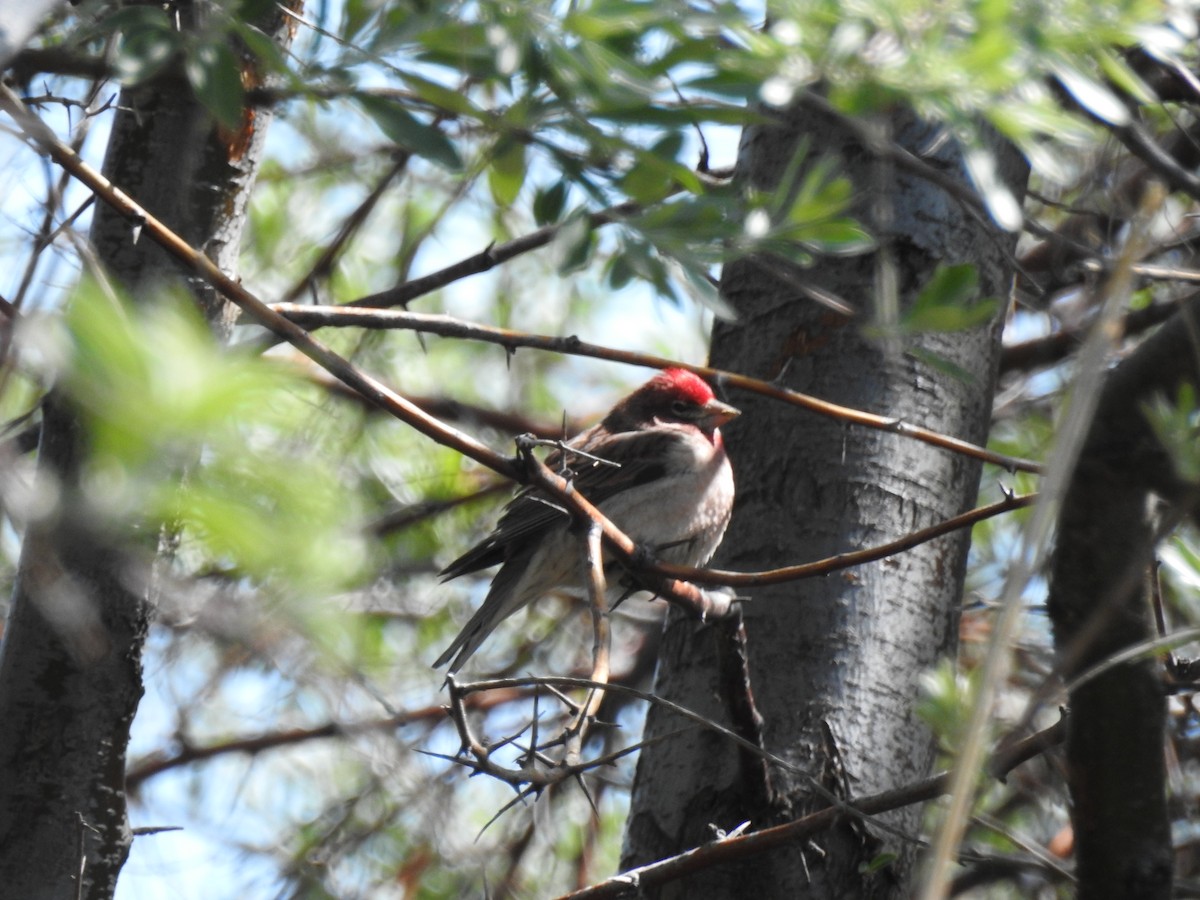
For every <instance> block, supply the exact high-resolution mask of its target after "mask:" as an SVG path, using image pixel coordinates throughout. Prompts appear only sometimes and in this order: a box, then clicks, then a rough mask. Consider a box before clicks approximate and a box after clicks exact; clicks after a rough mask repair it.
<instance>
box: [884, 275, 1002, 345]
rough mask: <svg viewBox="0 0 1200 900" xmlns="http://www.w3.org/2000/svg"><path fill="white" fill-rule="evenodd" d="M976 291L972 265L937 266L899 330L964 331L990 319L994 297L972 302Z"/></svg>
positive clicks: (994, 311) (975, 276)
mask: <svg viewBox="0 0 1200 900" xmlns="http://www.w3.org/2000/svg"><path fill="white" fill-rule="evenodd" d="M978 290H979V275H978V273H977V272H976V270H975V267H974V266H973V265H970V264H968V263H964V264H962V265H957V266H938V268H937V271H936V272H934V273H933V277H932V278H931V279H929V283H928V284H927V285H925V287H924V288H923V289H922V290H921V293H920V294H918V295H917V298H916V300H914V301H913V304H912V306H911V307H909V309H908V310H907V311H906V312H905V313H904V315H903V316H902V317H901V320H900V328H901V330H902V331H905V332H909V333H915V332H922V331H963V330H965V329H968V328H974V327H976V326H978V325H982V324H983V323H985V322H988V321H990V320H991V318H992V317H993V316H994V315H995V314H996V310H997V308H998V306H999V303H998V302H997V301H996V299H995V298H988V299H986V300H979V301H977V302H971V301H972V299H973V298H974V297H975V295H976V293H977V292H978Z"/></svg>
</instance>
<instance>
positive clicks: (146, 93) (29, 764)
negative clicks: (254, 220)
mask: <svg viewBox="0 0 1200 900" xmlns="http://www.w3.org/2000/svg"><path fill="white" fill-rule="evenodd" d="M185 13H186V10H185ZM119 107H120V110H121V111H120V112H118V113H117V115H116V118H115V121H114V123H113V128H112V134H111V137H110V141H109V145H108V152H107V156H106V159H105V164H104V170H105V174H106V175H107V177H108V178H109V179H110V180H112V181H113V182H114V183H115V184H116V185H117V186H119V187H120V188H122V189H123V190H124V191H125V192H126V193H128V194H130V195H131V196H132V197H133V198H134V199H135V200H137V201H139V202H140V203H141V204H142V205H143V206H144V207H145V208H146V209H147V210H149V211H150V212H151V213H153V214H154V215H155V216H157V217H158V218H160V219H162V220H163V221H164V222H165V223H166V224H167V225H168V227H170V228H172V229H174V230H176V231H177V232H178V233H180V234H182V235H183V236H184V237H185V238H187V239H188V240H189V241H190V242H192V243H193V244H194V245H196V246H199V247H201V248H204V249H205V250H206V251H207V252H208V254H209V255H210V256H211V257H212V258H213V260H214V261H215V262H216V263H217V264H218V265H219V266H221V267H222V268H223V269H225V270H226V271H234V270H235V269H236V262H237V250H238V242H239V238H240V234H241V228H242V224H243V222H244V219H245V216H244V209H245V203H246V201H247V193H248V189H249V186H250V183H251V181H252V179H253V176H254V172H255V170H256V168H257V162H258V160H259V158H260V156H261V148H262V141H263V138H264V135H265V129H266V124H267V121H268V119H269V115H268V111H266V110H259V111H257V115H256V116H255V117H254V119H253V121H251V122H248V123H247V126H248V127H247V129H246V130H245V131H244V133H243V135H242V136H243V137H244V138H245V140H244V142H243V143H241V144H235V143H231V142H230V140H229V137H230V136H229V135H224V136H223V135H222V134H220V133H219V132H218V130H217V129H216V128H215V127H214V123H213V121H212V119H211V117H210V116H209V114H208V113H207V112H206V111H205V110H204V109H203V107H201V106H200V104H199V103H198V102H197V101H196V99H195V98H194V97H193V96H192V94H191V92H190V90H189V89H188V88H187V86H186V84H185V83H184V82H183V81H182V80H179V79H172V78H170V77H166V78H163V79H161V80H159V81H157V82H155V83H153V84H148V85H145V86H141V87H137V88H131V89H126V90H124V91H122V93H121V96H120V101H119ZM90 238H91V242H92V244H93V246H94V248H95V250H96V253H97V256H98V258H99V259H100V261H101V263H102V264H103V265H104V266H105V267H106V268H107V269H108V270H109V272H110V274H111V275H112V276H113V277H114V279H115V280H116V281H117V282H119V283H120V284H121V285H122V286H123V287H124V288H125V289H126V290H127V291H128V292H129V294H130V295H131V296H132V297H133V298H134V300H135V302H138V303H155V302H161V301H162V299H163V293H162V292H163V290H164V288H165V287H167V286H169V285H176V286H178V285H179V284H180V283H181V282H182V272H181V270H180V269H179V268H178V267H177V266H176V265H175V264H174V263H172V262H171V261H170V260H169V258H168V257H167V255H166V254H165V253H164V252H163V251H162V250H161V249H160V248H158V247H157V246H155V245H154V244H153V243H152V242H151V241H150V240H149V239H148V238H146V237H145V236H144V235H143V236H141V239H140V240H137V241H136V242H135V241H134V228H133V225H132V224H131V223H129V222H127V221H125V220H123V219H121V218H120V217H119V216H118V215H116V214H115V213H113V212H112V211H111V210H110V209H108V208H107V207H104V206H100V207H98V208H97V210H96V212H95V216H94V220H93V224H92V228H91V233H90ZM191 288H192V290H193V293H194V294H195V296H196V298H197V302H198V303H199V304H200V305H201V307H202V308H203V310H204V312H205V315H206V316H207V318H208V319H209V321H210V322H211V323H212V324H213V326H214V329H215V330H216V331H217V332H218V333H223V332H226V331H227V329H228V323H229V322H230V321H231V318H230V316H229V315H228V313H227V309H228V308H227V305H226V304H225V303H224V302H223V301H221V300H220V299H219V298H218V297H216V296H215V295H214V294H213V293H212V292H211V291H210V290H208V289H207V288H205V287H203V286H200V285H194V284H193V285H191ZM38 452H39V460H38V464H39V473H38V478H39V479H40V481H41V482H42V483H43V484H54V485H57V486H58V489H59V491H60V498H59V502H58V505H57V508H56V509H55V511H54V513H53V514H52V515H50V516H49V517H47V518H46V519H44V520H41V521H37V522H31V523H29V525H28V528H27V533H26V535H25V541H24V544H23V546H22V553H21V559H20V563H19V570H18V581H17V585H16V588H15V591H14V596H13V603H12V607H11V611H10V614H9V618H8V621H7V623H6V625H5V631H4V642H3V645H2V646H0V722H3V723H4V726H3V728H0V885H3V890H2V893H3V894H4V895H5V896H11V897H21V898H23V900H40V898H47V900H49V898H55V900H61V898H64V897H75V896H77V895H78V896H83V897H88V898H106V897H111V896H112V893H113V891H114V889H115V887H116V881H117V876H118V873H119V871H120V868H121V866H122V865H123V863H124V861H125V858H126V857H127V855H128V852H129V847H130V844H131V842H132V834H131V830H130V826H129V822H128V817H127V812H126V797H125V782H124V774H125V773H124V770H125V750H126V744H127V743H128V739H129V726H130V723H131V721H132V720H133V716H134V713H135V711H136V709H137V704H138V701H139V699H140V697H141V694H142V681H141V678H142V670H141V652H142V645H143V641H144V638H145V635H146V630H147V627H148V623H149V619H150V616H151V612H152V608H153V597H152V593H153V591H152V588H151V587H150V586H149V585H150V584H151V579H149V578H148V577H147V576H146V573H147V571H148V568H149V565H148V560H149V559H150V558H151V556H152V551H153V549H154V548H153V547H148V546H146V545H145V538H142V539H141V543H142V547H141V550H140V552H139V550H138V549H137V544H138V542H139V539H138V537H137V536H136V535H134V534H111V533H105V531H104V530H102V529H100V528H97V527H94V525H93V523H92V522H91V521H89V515H88V506H87V502H86V498H85V497H84V494H83V492H82V490H81V489H80V487H79V484H78V478H79V474H80V464H81V462H82V461H83V460H84V459H85V458H86V453H87V436H86V434H84V433H83V430H82V428H81V426H80V423H79V419H78V417H77V415H76V413H75V411H74V410H73V409H72V408H71V405H70V401H69V399H68V398H65V397H62V396H57V395H55V396H52V397H51V398H50V399H49V400H48V401H47V402H46V404H45V406H44V414H43V420H42V434H41V442H40V445H39V451H38ZM150 840H153V838H150ZM81 870H82V871H83V888H82V890H80V891H79V893H78V894H77V890H78V886H77V882H78V875H79V873H80V871H81Z"/></svg>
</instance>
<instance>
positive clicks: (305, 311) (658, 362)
mask: <svg viewBox="0 0 1200 900" xmlns="http://www.w3.org/2000/svg"><path fill="white" fill-rule="evenodd" d="M272 309H274V310H275V311H276V312H278V313H280V314H281V315H283V316H285V317H287V318H288V319H289V320H291V321H292V322H294V323H296V324H297V325H301V326H303V327H304V328H320V327H325V326H335V325H340V326H349V327H356V328H403V329H405V330H408V331H415V332H418V333H421V334H436V335H440V336H442V337H454V338H462V339H466V340H475V341H485V342H487V343H492V344H499V345H500V346H502V347H505V348H506V349H508V350H513V349H516V348H518V347H529V348H534V349H539V350H550V351H552V352H555V353H565V354H570V355H572V356H587V357H591V358H593V359H606V360H611V361H613V362H621V363H627V364H629V365H636V366H646V367H647V368H655V369H663V368H667V367H670V366H673V367H675V368H680V369H687V370H688V371H691V372H695V373H696V374H697V375H699V376H701V377H702V378H708V379H711V380H714V381H716V382H718V383H720V384H722V385H725V386H726V387H733V388H738V389H740V390H744V391H750V392H751V393H755V394H761V395H762V396H765V397H771V398H772V399H774V400H779V401H781V402H783V403H788V404H791V405H792V406H798V407H800V408H801V409H806V410H808V411H809V412H814V413H817V414H819V415H824V416H829V417H831V418H835V419H840V420H842V421H845V422H850V423H852V424H855V425H862V426H865V427H867V428H875V429H877V430H880V431H887V432H890V433H892V434H899V435H902V436H904V437H908V438H912V439H913V440H917V441H921V442H923V443H926V444H930V445H932V446H935V447H941V448H942V449H944V450H950V451H952V452H955V453H960V454H962V455H964V456H970V457H973V458H975V459H981V460H983V461H984V462H989V463H993V464H995V465H997V466H1000V467H1002V468H1004V469H1006V470H1008V471H1012V472H1015V471H1021V472H1040V471H1041V465H1040V464H1039V463H1036V462H1034V461H1032V460H1028V459H1021V458H1019V457H1013V456H1006V455H1005V454H1003V453H996V452H994V451H992V450H988V449H987V448H986V447H979V446H977V445H975V444H972V443H970V442H968V441H963V440H959V439H958V438H955V437H951V436H949V435H944V434H939V433H938V432H936V431H931V430H930V429H928V428H922V427H921V426H919V425H910V424H908V423H907V422H904V421H901V420H900V419H897V418H895V417H892V416H880V415H876V414H875V413H869V412H865V411H863V410H859V409H852V408H850V407H848V406H839V405H838V404H836V403H830V402H828V401H826V400H821V399H819V398H817V397H812V396H809V395H808V394H802V393H800V392H799V391H792V390H788V389H787V388H783V387H779V386H778V385H776V384H773V383H771V382H769V381H763V380H761V379H758V378H751V377H750V376H748V375H741V374H738V373H737V372H729V371H726V370H724V369H713V368H709V367H708V366H694V365H689V364H687V363H681V362H678V361H676V360H672V359H666V358H665V357H661V356H652V355H650V354H646V353H635V352H633V351H630V350H617V349H615V348H612V347H605V346H602V345H599V344H590V343H588V342H586V341H582V340H580V339H579V338H577V337H575V336H568V337H553V336H548V335H535V334H528V333H526V332H522V331H513V330H511V329H507V328H497V327H493V326H489V325H479V324H475V323H472V322H464V321H463V320H461V319H455V318H453V317H452V316H444V315H433V314H427V313H413V312H406V311H401V310H377V309H358V308H355V307H352V306H299V305H295V304H275V305H273V306H272Z"/></svg>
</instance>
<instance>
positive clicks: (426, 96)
mask: <svg viewBox="0 0 1200 900" xmlns="http://www.w3.org/2000/svg"><path fill="white" fill-rule="evenodd" d="M401 77H402V78H403V79H404V83H405V84H407V85H408V87H409V89H410V90H411V91H412V92H413V93H414V94H416V95H417V96H418V97H420V98H421V99H422V100H424V101H425V102H426V103H430V104H432V105H433V106H436V107H437V108H438V109H443V110H445V111H446V112H449V113H454V114H456V115H460V116H470V117H471V118H473V119H478V118H479V117H480V116H481V115H482V113H481V112H480V110H479V107H478V106H476V105H475V104H474V103H472V102H471V98H470V97H468V96H467V95H466V94H464V93H462V92H461V91H456V90H453V89H451V88H448V87H446V86H445V85H444V84H438V83H437V82H436V81H430V80H429V79H428V78H422V77H421V76H420V75H414V74H413V73H412V72H403V73H401Z"/></svg>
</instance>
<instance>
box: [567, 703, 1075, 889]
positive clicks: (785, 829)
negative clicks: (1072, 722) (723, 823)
mask: <svg viewBox="0 0 1200 900" xmlns="http://www.w3.org/2000/svg"><path fill="white" fill-rule="evenodd" d="M1065 736H1066V727H1065V720H1063V721H1059V722H1058V723H1056V724H1055V725H1052V726H1051V727H1049V728H1047V729H1045V730H1044V731H1041V732H1039V733H1038V734H1035V735H1033V736H1032V737H1030V738H1027V739H1026V740H1024V741H1020V742H1019V743H1016V744H1013V745H1012V746H1011V747H1010V748H1009V749H1008V750H1007V751H1005V752H1004V753H1003V754H997V756H996V760H995V762H996V763H997V765H996V769H997V770H998V771H999V772H1001V773H1007V772H1010V771H1012V770H1013V769H1014V768H1016V767H1017V766H1018V765H1020V764H1021V763H1023V762H1025V761H1026V760H1028V759H1032V758H1033V757H1035V756H1037V755H1039V754H1040V753H1042V752H1043V751H1044V750H1045V749H1046V747H1048V746H1054V745H1057V744H1060V743H1062V741H1063V739H1064V738H1065ZM949 784H950V773H949V772H943V773H941V774H940V775H934V776H931V777H929V778H926V779H924V780H922V781H918V782H916V783H914V784H911V785H907V786H905V787H903V788H897V789H895V790H891V791H882V792H881V793H878V794H871V795H868V796H866V797H859V798H857V799H855V800H854V801H853V802H852V808H853V809H855V810H857V811H858V812H860V813H862V814H863V815H867V816H871V815H877V814H879V813H883V812H888V811H890V810H893V809H899V808H900V807H904V806H909V805H911V804H913V803H921V802H924V801H926V800H932V799H933V798H935V797H939V796H941V795H942V794H944V793H946V790H947V788H948V787H949ZM841 814H842V810H841V809H839V808H837V807H836V806H831V807H826V808H825V809H822V810H819V811H817V812H815V813H812V814H810V815H807V816H804V817H803V818H800V819H796V820H795V821H792V822H787V823H785V824H783V825H776V826H774V827H773V828H764V829H763V830H762V831H754V832H751V833H750V834H744V835H740V836H737V837H730V838H726V839H725V840H718V841H714V842H713V843H711V844H705V845H703V846H700V847H696V848H694V849H692V850H688V851H685V852H683V853H680V854H678V855H677V856H672V857H668V858H667V859H662V860H659V861H658V862H654V863H650V864H649V865H646V866H642V867H641V868H638V869H633V870H632V871H629V872H623V873H621V874H620V875H615V876H613V877H612V878H609V879H608V880H606V881H602V882H600V883H599V884H594V885H592V886H590V887H587V888H584V889H583V890H581V891H574V892H572V893H570V894H564V895H563V896H562V897H560V898H559V900H611V898H619V897H628V896H636V895H637V891H638V889H639V888H648V887H658V886H660V885H663V884H667V883H669V882H672V881H675V880H676V879H679V878H683V877H685V876H687V875H693V874H695V873H697V872H701V871H704V870H705V869H709V868H713V867H714V866H719V865H722V864H724V863H728V862H731V861H735V860H737V861H740V860H745V859H749V858H751V857H753V856H757V855H759V854H761V853H766V852H767V851H769V850H774V849H776V848H779V847H784V846H789V845H791V846H794V845H795V844H796V843H797V842H798V841H801V840H803V839H804V838H806V837H809V836H811V835H814V834H817V833H818V832H820V831H823V830H825V829H826V828H829V827H830V826H831V825H833V824H834V823H835V822H836V821H837V819H838V817H839V816H840V815H841Z"/></svg>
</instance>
